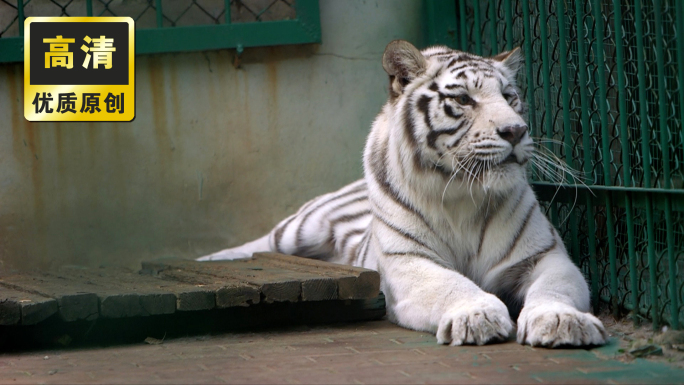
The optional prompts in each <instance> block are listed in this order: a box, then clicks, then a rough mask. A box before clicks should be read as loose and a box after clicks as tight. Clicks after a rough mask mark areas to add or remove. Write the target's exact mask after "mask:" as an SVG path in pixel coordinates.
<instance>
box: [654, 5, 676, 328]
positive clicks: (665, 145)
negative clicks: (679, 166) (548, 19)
mask: <svg viewBox="0 0 684 385" xmlns="http://www.w3.org/2000/svg"><path fill="white" fill-rule="evenodd" d="M653 12H654V14H655V32H656V63H657V64H656V67H657V70H658V115H659V124H658V126H659V127H658V128H659V129H660V149H661V151H662V162H663V179H664V180H665V183H664V186H663V187H664V188H665V189H670V188H672V183H671V182H670V178H671V173H670V138H669V130H668V126H667V94H666V88H665V60H666V59H665V47H664V46H663V44H664V41H663V27H662V26H663V16H662V8H661V7H660V0H654V2H653ZM665 227H666V231H667V261H668V270H669V281H670V282H669V283H670V324H671V325H672V327H673V328H675V329H678V328H679V301H678V299H679V298H678V293H677V274H676V273H677V260H676V256H675V250H674V248H675V244H674V230H673V228H672V201H671V200H670V198H669V197H667V196H666V197H665Z"/></svg>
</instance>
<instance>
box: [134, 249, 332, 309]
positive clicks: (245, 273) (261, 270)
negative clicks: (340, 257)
mask: <svg viewBox="0 0 684 385" xmlns="http://www.w3.org/2000/svg"><path fill="white" fill-rule="evenodd" d="M143 269H146V270H152V271H155V272H157V273H158V272H162V271H164V270H168V269H177V270H184V271H189V272H193V273H197V274H204V275H211V276H214V277H219V278H228V279H237V280H240V281H245V282H249V283H251V284H254V285H256V286H258V287H259V291H260V292H261V293H262V295H263V300H264V301H266V302H282V301H290V302H296V301H298V300H300V299H301V300H303V301H321V300H330V299H337V281H336V280H335V279H334V278H331V277H327V276H323V275H320V274H310V273H305V272H298V271H293V270H286V269H283V268H278V267H272V266H262V265H261V264H260V263H257V262H255V260H253V259H246V260H237V261H211V262H197V261H191V260H182V259H165V260H157V261H150V262H143ZM302 289H304V291H303V290H302Z"/></svg>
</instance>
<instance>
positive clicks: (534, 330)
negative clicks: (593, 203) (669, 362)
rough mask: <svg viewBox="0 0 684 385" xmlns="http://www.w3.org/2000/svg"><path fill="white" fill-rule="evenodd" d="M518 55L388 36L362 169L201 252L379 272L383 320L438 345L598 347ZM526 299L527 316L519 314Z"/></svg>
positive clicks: (602, 335)
mask: <svg viewBox="0 0 684 385" xmlns="http://www.w3.org/2000/svg"><path fill="white" fill-rule="evenodd" d="M520 56H521V55H520V50H519V49H516V50H513V51H509V52H504V53H501V54H499V55H497V56H495V57H492V58H483V57H479V56H475V55H472V54H469V53H465V52H460V51H455V50H451V49H449V48H447V47H444V46H436V47H431V48H428V49H425V50H423V51H422V52H421V51H419V50H418V49H416V48H415V47H414V46H413V45H411V44H410V43H408V42H406V41H400V40H397V41H393V42H391V43H390V44H389V45H388V46H387V48H386V50H385V53H384V55H383V63H382V64H383V67H384V69H385V71H386V72H387V73H388V74H389V79H390V95H389V100H388V102H387V103H386V104H385V106H384V107H383V109H382V112H381V113H380V115H378V117H377V118H376V119H375V121H374V122H373V126H372V130H371V132H370V136H369V137H368V141H367V143H366V147H365V151H364V171H365V178H364V179H362V180H359V181H357V182H354V183H352V184H350V185H348V186H346V187H344V188H342V189H341V190H339V191H337V192H334V193H330V194H326V195H323V196H320V197H317V198H315V199H313V200H311V201H310V202H308V203H306V204H305V205H304V206H303V207H302V208H301V209H299V211H298V212H297V213H296V214H294V215H292V216H290V217H289V218H287V219H285V220H284V221H282V222H281V223H280V224H278V225H277V226H276V227H275V228H274V229H273V230H272V231H271V233H270V234H269V235H267V236H264V237H262V238H260V239H257V240H255V241H253V242H250V243H247V244H245V245H243V246H240V247H236V248H232V249H227V250H223V251H220V252H217V253H215V254H211V255H208V256H206V257H202V258H199V260H202V261H205V260H220V259H236V258H244V257H249V256H250V255H251V254H252V253H254V252H258V251H277V252H281V253H286V254H293V255H298V256H302V257H309V258H319V259H324V260H327V261H331V262H336V263H345V264H353V265H356V266H363V267H366V268H370V269H377V270H378V271H379V272H380V275H381V277H382V291H383V292H384V294H385V296H386V301H387V313H388V316H389V319H390V320H391V321H392V322H395V323H397V324H399V325H401V326H404V327H407V328H411V329H415V330H423V331H429V332H432V333H435V334H436V336H437V341H438V342H440V343H444V344H451V345H461V344H478V345H481V344H485V343H487V342H490V341H496V340H503V339H506V338H507V337H508V335H509V333H511V331H512V330H513V322H512V321H511V315H509V310H510V312H511V313H510V314H512V315H513V316H514V317H515V316H516V315H518V314H519V316H518V318H517V326H518V328H517V340H518V342H519V343H525V344H530V345H539V346H549V347H555V346H560V345H598V344H603V343H604V342H605V339H606V332H605V330H604V328H603V325H602V324H601V321H599V320H598V319H597V318H596V317H594V316H593V315H591V314H590V313H588V311H589V289H588V287H587V284H586V282H585V280H584V278H583V277H582V274H581V273H580V271H579V269H578V268H577V267H576V266H575V265H574V264H573V263H572V262H571V261H570V259H569V257H568V254H567V251H566V249H565V247H564V246H563V242H562V240H561V238H560V237H559V235H558V233H557V232H556V230H555V229H554V227H553V226H552V225H551V224H550V222H549V221H548V220H547V218H546V217H545V216H544V214H543V213H542V211H541V210H540V208H539V203H538V202H537V199H536V197H535V195H534V193H533V192H532V190H531V188H530V186H529V184H528V183H527V178H526V171H525V166H526V164H527V162H528V160H529V159H530V157H531V156H532V154H533V150H534V148H533V141H532V139H531V138H530V136H529V134H528V132H527V131H528V130H527V125H526V124H525V121H524V119H523V117H522V114H523V109H524V105H523V103H522V101H521V100H520V99H519V91H518V89H517V87H516V84H515V76H516V73H517V71H518V69H519V67H520V64H519V63H520ZM521 305H522V311H520V308H521Z"/></svg>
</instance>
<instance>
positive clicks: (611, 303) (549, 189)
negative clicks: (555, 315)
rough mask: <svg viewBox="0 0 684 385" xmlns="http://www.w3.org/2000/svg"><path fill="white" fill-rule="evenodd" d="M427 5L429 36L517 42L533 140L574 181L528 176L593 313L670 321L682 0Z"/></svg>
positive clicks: (682, 284)
mask: <svg viewBox="0 0 684 385" xmlns="http://www.w3.org/2000/svg"><path fill="white" fill-rule="evenodd" d="M431 3H432V4H428V6H427V8H426V10H427V16H428V18H427V31H426V32H427V36H428V39H429V41H430V43H431V44H446V45H449V46H451V47H453V48H456V49H461V50H464V51H470V52H474V53H477V54H480V55H485V56H486V55H492V54H495V53H498V52H500V51H503V50H510V49H512V48H514V47H516V46H520V47H521V48H522V50H523V52H524V56H525V70H524V71H522V72H523V73H521V74H520V76H519V84H520V85H521V88H522V89H523V91H524V92H525V93H526V95H527V103H528V107H529V116H528V118H529V122H530V127H531V129H532V132H533V136H534V137H535V138H537V139H538V142H539V146H540V147H543V149H542V150H543V151H546V152H548V153H553V154H557V155H558V157H559V158H561V159H563V161H565V163H566V164H567V165H569V166H571V167H573V168H575V169H577V170H580V172H581V173H582V175H583V177H584V178H585V182H584V183H578V182H577V181H574V180H572V179H571V178H564V179H557V178H550V177H549V175H543V174H538V173H535V172H534V171H535V170H533V172H532V176H531V181H530V182H531V184H532V186H533V188H534V189H535V191H536V192H537V195H538V197H539V199H540V201H541V202H542V204H543V206H544V207H545V208H546V209H547V214H548V215H549V217H550V219H551V221H552V223H553V224H554V225H555V226H556V228H557V229H558V230H559V231H560V233H561V234H562V236H563V237H564V239H565V242H566V245H568V249H569V251H570V253H571V255H572V256H573V258H574V260H575V262H576V263H577V264H578V265H579V266H580V268H581V269H582V271H583V273H584V274H585V276H586V278H587V279H588V281H589V282H590V286H591V290H592V303H593V304H594V310H595V311H598V310H599V307H600V306H601V304H604V305H607V306H608V307H609V308H610V310H611V311H612V312H613V314H615V315H616V316H619V315H621V314H622V313H625V312H630V313H631V315H632V317H633V318H634V320H635V322H639V321H641V320H643V319H647V320H650V321H652V322H653V327H654V328H658V327H659V326H660V325H662V324H663V323H666V324H669V325H670V326H671V327H673V328H675V329H678V328H680V319H682V317H684V305H683V303H684V184H683V182H684V125H682V121H683V120H684V83H683V82H682V80H681V79H680V78H679V74H684V1H678V0H631V1H624V0H623V1H620V0H590V1H586V0H552V1H549V0H482V1H479V0H437V1H434V2H431ZM679 31H683V32H682V33H678V32H679Z"/></svg>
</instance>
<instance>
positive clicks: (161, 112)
mask: <svg viewBox="0 0 684 385" xmlns="http://www.w3.org/2000/svg"><path fill="white" fill-rule="evenodd" d="M148 63H149V68H148V71H149V73H150V94H151V97H152V119H153V122H152V124H153V126H154V135H155V138H156V141H157V147H158V149H159V154H160V156H161V160H162V165H163V166H168V163H169V162H168V161H169V159H168V158H169V153H170V148H169V134H168V132H167V120H166V100H165V92H164V91H165V87H164V66H163V65H162V64H163V63H162V58H161V57H160V55H155V56H152V57H150V58H149V60H148Z"/></svg>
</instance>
